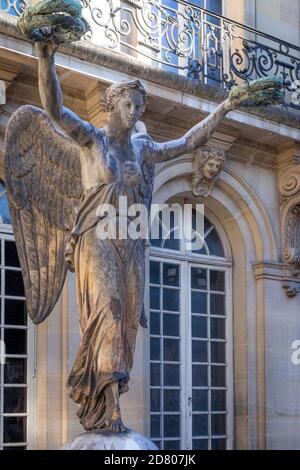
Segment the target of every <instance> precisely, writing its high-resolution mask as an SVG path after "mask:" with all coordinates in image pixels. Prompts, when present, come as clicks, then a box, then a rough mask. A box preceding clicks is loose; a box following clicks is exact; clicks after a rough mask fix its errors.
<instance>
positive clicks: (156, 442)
mask: <svg viewBox="0 0 300 470" xmlns="http://www.w3.org/2000/svg"><path fill="white" fill-rule="evenodd" d="M152 442H153V444H154V445H156V447H158V448H159V449H161V442H160V441H152Z"/></svg>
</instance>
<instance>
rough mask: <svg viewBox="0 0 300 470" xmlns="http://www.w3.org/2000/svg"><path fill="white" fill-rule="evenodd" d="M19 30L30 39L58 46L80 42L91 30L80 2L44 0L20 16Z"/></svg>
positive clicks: (74, 0) (76, 0)
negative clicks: (83, 16)
mask: <svg viewBox="0 0 300 470" xmlns="http://www.w3.org/2000/svg"><path fill="white" fill-rule="evenodd" d="M18 28H19V30H20V31H21V33H22V34H23V35H24V36H26V37H27V38H28V39H30V40H32V41H35V42H39V41H46V42H47V41H49V42H54V43H56V44H61V43H70V42H73V41H79V40H80V39H81V37H82V36H84V34H86V33H87V32H88V31H89V30H90V26H89V24H88V22H87V21H86V20H85V19H84V18H82V6H81V3H80V1H79V0H44V1H41V2H39V3H38V4H37V5H35V6H33V7H28V8H26V10H24V11H23V13H22V14H21V15H20V17H19V20H18Z"/></svg>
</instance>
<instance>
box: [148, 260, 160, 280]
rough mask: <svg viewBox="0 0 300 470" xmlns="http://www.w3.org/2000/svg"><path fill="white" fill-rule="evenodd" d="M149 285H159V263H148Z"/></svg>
mask: <svg viewBox="0 0 300 470" xmlns="http://www.w3.org/2000/svg"><path fill="white" fill-rule="evenodd" d="M150 283H151V284H160V263H159V262H157V261H150Z"/></svg>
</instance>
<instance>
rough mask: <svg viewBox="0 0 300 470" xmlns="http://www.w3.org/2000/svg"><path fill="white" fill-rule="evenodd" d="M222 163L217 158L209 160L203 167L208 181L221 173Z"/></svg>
mask: <svg viewBox="0 0 300 470" xmlns="http://www.w3.org/2000/svg"><path fill="white" fill-rule="evenodd" d="M220 168H221V161H220V160H218V159H217V158H215V157H211V158H209V159H208V160H207V161H206V162H205V164H204V166H203V176H204V177H205V178H207V179H213V178H214V177H215V176H216V175H217V174H218V173H219V171H220Z"/></svg>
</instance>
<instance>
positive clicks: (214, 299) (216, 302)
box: [210, 294, 225, 315]
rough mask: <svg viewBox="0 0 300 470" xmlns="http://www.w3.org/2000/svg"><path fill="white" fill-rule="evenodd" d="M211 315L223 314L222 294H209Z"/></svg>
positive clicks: (223, 301)
mask: <svg viewBox="0 0 300 470" xmlns="http://www.w3.org/2000/svg"><path fill="white" fill-rule="evenodd" d="M210 313H211V315H225V296H224V295H222V294H219V295H218V294H211V295H210Z"/></svg>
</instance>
